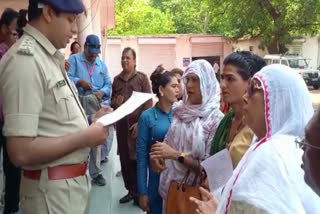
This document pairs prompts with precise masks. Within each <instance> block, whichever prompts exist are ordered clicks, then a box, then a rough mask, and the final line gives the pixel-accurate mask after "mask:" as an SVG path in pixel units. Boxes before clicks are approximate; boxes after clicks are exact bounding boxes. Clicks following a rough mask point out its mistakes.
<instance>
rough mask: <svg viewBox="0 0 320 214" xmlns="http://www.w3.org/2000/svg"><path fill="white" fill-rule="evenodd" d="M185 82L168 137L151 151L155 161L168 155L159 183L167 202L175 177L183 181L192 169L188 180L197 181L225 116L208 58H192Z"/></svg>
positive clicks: (183, 79) (184, 75)
mask: <svg viewBox="0 0 320 214" xmlns="http://www.w3.org/2000/svg"><path fill="white" fill-rule="evenodd" d="M182 84H183V87H182V88H183V89H184V96H183V100H182V101H180V102H178V103H175V104H174V106H173V114H174V118H173V121H172V123H171V126H170V129H169V131H168V133H167V135H166V137H165V141H164V143H161V142H157V143H156V144H154V145H153V146H152V149H151V153H150V156H151V159H152V160H154V162H156V161H157V160H161V159H165V166H166V169H164V170H163V168H162V170H163V171H162V173H161V176H160V184H159V193H160V195H161V197H162V198H163V200H164V203H165V204H166V199H167V193H168V189H169V186H170V183H171V181H178V182H181V181H182V180H183V178H184V177H185V176H186V174H187V172H188V171H189V170H191V172H190V174H189V176H188V179H187V184H188V185H191V184H192V183H193V180H194V178H195V176H196V174H197V173H199V171H200V169H201V167H200V161H202V160H204V159H205V158H207V157H208V156H209V153H210V147H211V144H210V142H211V139H212V138H213V136H214V134H215V132H216V128H217V127H218V124H219V122H220V120H221V119H222V117H223V114H222V112H221V111H220V109H219V107H220V86H219V83H218V81H217V79H216V77H215V73H214V71H213V68H212V66H211V65H210V64H209V63H208V62H207V61H205V60H196V61H194V62H192V63H191V64H190V65H189V66H188V68H187V69H186V71H185V73H184V74H183V76H182ZM159 169H161V167H159ZM163 211H165V210H163Z"/></svg>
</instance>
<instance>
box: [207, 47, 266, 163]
mask: <svg viewBox="0 0 320 214" xmlns="http://www.w3.org/2000/svg"><path fill="white" fill-rule="evenodd" d="M265 65H266V63H265V62H264V60H263V59H261V58H260V57H258V56H256V55H252V54H251V53H250V52H235V53H232V54H230V55H229V56H228V57H227V58H226V59H225V60H224V62H223V69H222V73H221V82H220V86H221V92H222V93H221V94H222V99H223V101H224V102H225V103H228V104H229V105H230V106H231V110H230V111H229V112H228V113H227V114H226V115H225V116H224V118H223V119H222V121H221V122H220V124H219V126H218V129H217V132H216V134H215V136H214V138H213V139H212V145H211V151H210V155H214V154H216V153H217V152H219V151H221V150H223V149H225V148H227V149H228V150H229V152H230V157H231V160H232V164H233V167H234V168H236V166H237V164H238V163H239V161H240V160H241V158H242V156H243V155H244V153H245V152H246V151H247V150H248V148H249V145H250V143H251V141H252V137H253V132H252V131H251V129H250V128H249V127H248V126H247V125H245V123H244V121H243V115H244V112H243V106H244V101H243V98H242V97H243V95H244V94H245V93H246V91H247V89H248V84H249V81H250V78H251V77H252V76H253V75H254V74H255V73H256V72H258V71H259V70H260V69H261V68H262V67H264V66H265Z"/></svg>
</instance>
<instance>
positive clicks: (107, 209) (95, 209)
mask: <svg viewBox="0 0 320 214" xmlns="http://www.w3.org/2000/svg"><path fill="white" fill-rule="evenodd" d="M116 143H117V142H116V140H114V142H113V145H112V149H111V152H110V155H109V162H108V163H106V164H104V165H103V166H102V168H103V177H105V178H106V181H107V185H106V186H104V187H98V186H92V189H91V201H90V214H143V211H142V210H141V209H139V208H138V207H136V206H133V202H130V203H127V204H119V199H120V198H121V197H123V196H124V195H125V194H127V191H126V189H125V188H124V184H123V179H122V177H116V176H115V175H116V173H117V172H118V171H119V170H120V161H119V156H118V155H117V154H116V148H117V144H116Z"/></svg>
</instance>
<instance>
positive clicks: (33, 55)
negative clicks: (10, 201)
mask: <svg viewBox="0 0 320 214" xmlns="http://www.w3.org/2000/svg"><path fill="white" fill-rule="evenodd" d="M83 11H84V6H83V4H82V2H81V0H29V8H28V17H29V24H28V25H27V26H26V27H25V29H24V30H25V34H24V36H23V37H22V38H21V39H20V40H19V41H18V42H17V43H16V44H15V45H14V46H12V48H11V49H10V50H9V51H8V53H7V54H6V55H5V56H4V58H3V59H2V61H1V62H0V97H1V99H2V101H3V107H4V117H5V124H4V131H3V132H4V135H5V136H6V137H7V149H8V153H9V156H10V159H11V160H12V162H13V163H14V164H15V165H17V166H20V167H21V168H22V169H23V171H22V181H21V208H22V212H23V214H47V213H48V214H49V213H50V214H64V213H70V214H81V213H86V212H87V208H88V198H89V191H90V189H89V183H88V178H87V176H86V169H87V160H88V154H89V150H90V147H93V146H97V145H101V144H103V143H104V142H105V140H106V138H107V136H108V134H107V133H108V128H107V127H103V126H102V125H101V124H99V123H93V124H92V125H90V126H88V121H87V116H86V115H85V113H84V111H83V109H82V107H81V105H80V102H79V100H78V99H77V95H76V93H75V89H74V88H73V86H72V84H71V83H70V80H69V79H68V76H67V74H66V71H65V68H64V56H63V55H62V54H61V53H60V52H59V51H58V49H61V48H65V47H66V45H67V43H68V42H69V40H70V39H71V38H72V36H73V35H74V34H75V33H77V27H76V18H77V14H79V13H82V12H83ZM104 111H105V110H102V111H99V112H98V113H97V114H95V115H93V117H90V119H93V120H95V119H97V118H98V117H99V116H100V115H101V114H104Z"/></svg>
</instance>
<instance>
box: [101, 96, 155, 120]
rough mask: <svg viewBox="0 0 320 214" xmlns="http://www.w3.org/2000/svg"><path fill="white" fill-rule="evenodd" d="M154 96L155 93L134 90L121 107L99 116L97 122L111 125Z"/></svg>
mask: <svg viewBox="0 0 320 214" xmlns="http://www.w3.org/2000/svg"><path fill="white" fill-rule="evenodd" d="M154 97H155V95H154V94H150V93H142V92H136V91H134V92H133V93H132V95H131V97H130V98H129V99H128V100H127V101H126V102H125V103H123V104H122V105H121V106H120V107H119V108H117V109H116V110H115V111H113V112H111V113H110V114H106V115H104V116H103V117H101V118H99V119H98V121H97V122H98V123H101V124H103V125H104V126H108V125H111V124H113V123H115V122H117V121H119V120H121V119H122V118H124V117H125V116H127V115H129V114H131V113H132V112H134V110H136V109H137V108H139V106H141V105H142V104H144V103H145V102H147V101H148V100H150V99H152V98H154Z"/></svg>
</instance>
